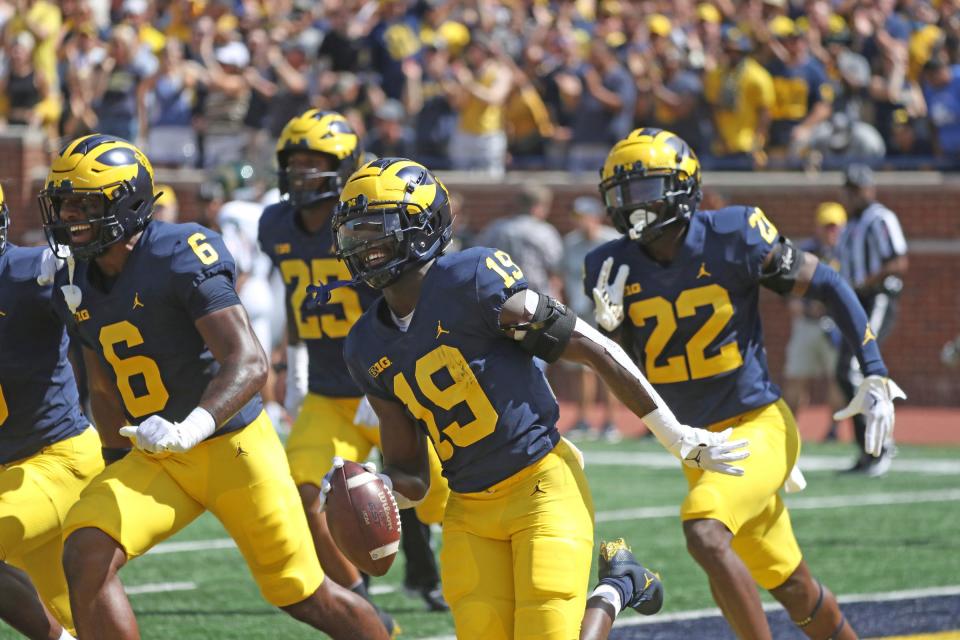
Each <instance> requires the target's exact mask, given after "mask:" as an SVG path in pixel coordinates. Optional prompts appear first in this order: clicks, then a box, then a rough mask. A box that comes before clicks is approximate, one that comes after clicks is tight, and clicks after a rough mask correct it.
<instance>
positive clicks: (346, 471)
mask: <svg viewBox="0 0 960 640" xmlns="http://www.w3.org/2000/svg"><path fill="white" fill-rule="evenodd" d="M327 526H328V527H329V528H330V535H331V536H332V537H333V541H334V542H336V543H337V546H338V547H339V548H340V551H342V552H343V555H345V556H346V557H347V559H348V560H350V562H352V563H353V564H354V565H356V566H357V568H358V569H360V570H361V571H363V572H364V573H368V574H370V575H371V576H382V575H383V574H385V573H386V572H387V571H388V570H389V569H390V565H392V564H393V560H394V558H396V557H397V549H399V548H400V510H399V509H398V508H397V503H396V501H395V500H394V499H393V493H392V492H391V491H390V489H388V488H387V487H386V485H384V484H383V480H381V479H380V478H379V477H378V476H377V474H375V473H370V472H369V471H367V470H366V469H364V468H363V466H361V465H359V464H357V463H356V462H351V461H349V460H348V461H346V462H344V464H343V466H342V467H341V468H339V469H336V470H335V471H334V472H333V477H332V478H331V479H330V493H329V494H328V495H327Z"/></svg>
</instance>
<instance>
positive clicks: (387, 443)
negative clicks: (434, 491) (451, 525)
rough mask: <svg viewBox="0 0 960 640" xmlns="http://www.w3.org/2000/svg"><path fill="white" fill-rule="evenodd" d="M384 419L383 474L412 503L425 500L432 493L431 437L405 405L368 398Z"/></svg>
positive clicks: (381, 438) (373, 397)
mask: <svg viewBox="0 0 960 640" xmlns="http://www.w3.org/2000/svg"><path fill="white" fill-rule="evenodd" d="M367 399H368V400H369V401H370V406H371V407H373V410H374V411H375V412H376V413H377V417H378V418H379V419H380V441H381V445H382V446H381V451H382V452H383V473H385V474H387V475H388V476H390V479H391V480H393V490H394V491H396V492H397V493H399V494H402V495H403V496H405V497H407V498H409V499H410V500H414V501H416V500H422V499H423V498H424V496H426V495H427V491H428V490H429V489H430V464H429V462H428V459H427V447H428V446H429V445H428V444H427V437H426V436H425V435H424V433H423V431H421V430H420V428H419V427H418V426H417V425H416V424H415V423H414V421H413V420H412V419H411V418H410V416H409V415H407V412H406V411H405V410H404V408H403V405H402V404H400V403H398V402H391V401H389V400H384V399H382V398H378V397H376V396H373V395H368V396H367Z"/></svg>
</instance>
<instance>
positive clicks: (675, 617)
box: [615, 585, 960, 627]
mask: <svg viewBox="0 0 960 640" xmlns="http://www.w3.org/2000/svg"><path fill="white" fill-rule="evenodd" d="M938 596H960V585H952V586H948V587H931V588H929V589H909V590H906V591H883V592H880V593H851V594H847V595H845V596H839V597H838V598H837V599H838V600H839V601H840V603H841V604H854V603H858V602H891V601H895V600H911V599H914V598H936V597H938ZM780 608H781V607H780V605H779V604H777V603H775V602H765V603H763V610H764V611H776V610H778V609H780ZM720 615H722V614H721V613H720V609H717V608H710V609H694V610H691V611H678V612H676V613H665V614H662V615H660V614H658V615H655V616H650V617H639V616H638V617H630V618H624V619H622V620H617V622H616V623H615V626H617V627H635V626H637V625H645V624H658V623H660V622H676V621H681V620H698V619H700V618H712V617H715V616H720Z"/></svg>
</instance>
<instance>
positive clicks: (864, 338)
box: [760, 237, 906, 456]
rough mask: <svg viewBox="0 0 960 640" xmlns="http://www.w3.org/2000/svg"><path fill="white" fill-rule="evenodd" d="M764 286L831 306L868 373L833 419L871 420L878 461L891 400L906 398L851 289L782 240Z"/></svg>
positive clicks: (870, 442) (872, 450)
mask: <svg viewBox="0 0 960 640" xmlns="http://www.w3.org/2000/svg"><path fill="white" fill-rule="evenodd" d="M760 283H761V284H762V285H764V286H765V287H767V288H768V289H771V290H773V291H776V292H777V293H780V294H787V293H793V294H794V295H798V296H806V297H808V298H813V299H814V300H819V301H820V302H822V303H823V304H824V305H825V306H826V307H827V311H828V312H829V314H830V317H831V318H832V319H833V321H834V322H835V323H836V324H837V328H838V329H840V333H841V334H843V338H844V340H846V341H847V343H848V344H849V345H850V346H851V347H852V349H853V352H854V354H855V355H856V357H857V361H858V362H859V363H860V370H861V371H863V374H864V380H863V382H862V383H861V384H860V387H859V388H858V389H857V393H856V395H855V396H854V398H853V400H851V401H850V404H849V405H848V406H847V407H846V408H845V409H843V410H841V411H838V412H837V413H836V414H834V418H835V419H837V420H842V419H844V418H849V417H851V416H853V415H856V414H858V413H863V414H864V415H865V416H866V420H867V430H866V442H865V449H866V451H867V453H869V454H871V455H874V456H879V455H880V454H881V453H882V451H883V447H884V445H885V444H886V442H887V441H888V440H889V439H890V438H892V437H893V427H894V419H895V413H894V406H893V401H894V400H895V399H896V398H906V394H904V392H903V390H902V389H900V387H899V386H898V385H897V383H896V382H894V381H893V380H891V379H890V378H889V375H888V373H887V366H886V365H885V364H884V362H883V356H882V355H881V354H880V346H879V345H878V344H877V338H876V336H875V335H874V334H873V331H872V330H871V328H870V324H869V321H868V318H867V314H866V312H865V311H864V310H863V306H862V305H861V304H860V301H859V300H858V299H857V296H856V294H855V293H854V291H853V289H852V288H851V287H850V285H849V284H847V282H846V281H845V280H844V279H843V278H842V277H840V274H839V273H837V272H836V271H835V270H834V269H831V268H830V267H828V266H827V265H825V264H823V263H821V262H820V260H819V259H817V257H816V256H815V255H813V254H810V253H807V252H805V251H801V250H799V249H796V248H795V247H794V246H793V243H791V242H790V241H789V240H788V239H786V238H782V237H781V238H780V241H779V242H778V244H777V245H776V246H775V247H774V248H773V250H772V251H771V252H770V253H769V254H768V255H767V256H766V259H765V260H764V263H763V271H762V273H761V277H760Z"/></svg>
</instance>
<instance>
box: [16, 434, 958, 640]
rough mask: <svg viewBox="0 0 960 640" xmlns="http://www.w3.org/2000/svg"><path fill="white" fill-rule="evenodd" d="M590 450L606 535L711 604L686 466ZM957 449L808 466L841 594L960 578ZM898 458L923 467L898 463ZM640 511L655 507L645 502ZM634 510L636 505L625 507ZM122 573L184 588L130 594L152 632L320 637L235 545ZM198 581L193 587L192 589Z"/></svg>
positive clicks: (406, 615)
mask: <svg viewBox="0 0 960 640" xmlns="http://www.w3.org/2000/svg"><path fill="white" fill-rule="evenodd" d="M583 449H584V450H585V451H587V453H588V466H587V473H588V476H589V478H590V483H591V487H592V490H593V496H594V500H595V502H596V510H597V519H598V525H597V535H598V537H615V536H625V537H626V538H627V540H628V542H629V543H630V544H631V545H632V546H633V549H634V552H635V553H636V555H637V556H638V557H639V558H640V559H641V561H642V562H645V563H646V564H647V565H648V567H650V568H653V569H656V570H658V571H660V572H661V574H662V576H663V580H664V584H665V586H666V594H667V600H666V605H665V608H664V611H665V612H676V611H683V610H688V609H700V608H704V607H710V606H713V603H712V601H711V599H710V594H709V591H708V588H707V585H706V582H705V580H704V578H703V576H702V575H701V572H700V570H699V568H697V567H696V566H695V565H694V563H693V561H692V560H691V559H690V558H689V557H688V556H687V554H686V551H685V549H684V543H683V538H682V535H681V531H680V524H679V521H678V518H677V515H676V514H677V511H678V507H679V504H680V501H681V499H682V497H683V495H684V490H685V482H684V480H683V477H682V474H681V473H680V472H679V470H677V469H675V468H674V469H670V468H665V469H657V468H651V467H650V466H649V460H650V456H649V454H652V453H661V452H662V449H660V448H659V446H658V445H657V444H656V443H655V442H653V441H650V440H645V441H640V442H638V441H629V442H624V443H621V444H620V445H617V446H611V445H606V444H597V443H588V444H584V445H583ZM617 452H641V453H646V454H648V455H647V458H646V459H647V460H648V464H647V465H646V466H637V465H636V464H632V465H629V466H628V465H626V464H622V463H620V462H621V461H620V460H619V458H622V457H624V456H613V455H611V454H614V453H617ZM591 454H593V455H592V457H593V463H591V460H590V457H591ZM664 455H666V454H664ZM804 455H805V456H812V458H811V461H812V462H814V463H819V464H820V465H821V466H827V467H829V466H831V463H835V464H833V466H838V465H839V464H841V463H846V462H848V461H849V458H850V455H851V449H850V447H849V446H845V445H829V446H827V445H806V446H805V448H804ZM958 457H960V447H952V448H951V447H937V448H924V447H901V449H900V455H899V456H898V458H897V459H896V460H895V461H894V467H893V471H892V472H891V473H890V474H888V475H887V476H886V477H884V478H881V479H875V480H874V479H868V478H863V477H848V476H838V475H837V474H836V472H834V471H831V470H823V471H812V472H808V473H807V480H808V482H809V487H808V489H807V490H806V491H805V492H803V493H801V494H799V495H798V496H790V497H788V504H791V503H792V504H794V505H795V506H796V507H797V508H795V509H793V510H792V517H793V523H794V529H795V531H796V533H797V537H798V538H799V540H800V544H801V547H802V548H803V549H804V551H805V554H806V557H807V559H808V561H809V563H810V564H811V566H812V568H813V569H814V571H815V573H816V574H817V575H818V576H819V577H820V578H821V579H822V580H823V581H824V582H825V583H827V584H829V585H830V587H831V588H832V589H833V590H834V591H835V592H838V593H841V594H843V593H874V592H885V591H896V590H904V589H919V588H923V587H937V586H947V585H955V584H960V578H958V577H957V576H956V575H955V574H956V567H957V564H956V561H955V558H956V557H957V555H958V553H960V539H958V537H957V531H958V530H960V504H958V502H960V463H958V462H955V461H956V460H957V458H958ZM662 461H663V460H661V462H662ZM653 462H654V463H656V459H654V461H653ZM898 465H902V466H903V467H909V468H911V469H917V471H910V472H907V471H898V470H897V467H898ZM930 471H936V473H930ZM826 498H830V499H831V500H833V504H837V503H839V504H841V505H843V504H849V503H853V502H858V503H861V504H862V502H863V501H871V502H874V503H876V504H875V505H873V506H839V507H837V506H833V507H829V505H828V504H824V499H826ZM658 507H659V508H660V509H657V508H658ZM799 507H803V508H799ZM639 508H646V511H641V512H638V511H636V510H637V509H639ZM628 509H633V510H635V511H633V512H632V513H624V511H625V510H628ZM638 517H639V519H638ZM225 538H226V534H225V532H224V531H223V529H222V527H221V526H220V525H219V523H218V522H217V521H216V520H215V519H214V518H213V517H211V516H209V515H204V516H203V517H201V518H200V519H198V520H197V521H196V522H195V523H194V524H193V525H191V526H190V527H188V528H187V529H186V530H184V531H183V532H181V533H180V534H179V535H177V536H176V537H175V538H173V539H172V540H171V541H170V542H185V541H216V540H223V539H225ZM402 561H403V559H402V556H401V557H400V558H398V561H397V563H396V564H395V565H394V567H393V569H392V570H391V572H390V574H389V575H387V576H386V577H385V578H382V579H380V580H377V581H376V582H375V583H374V584H375V585H377V586H379V587H381V588H384V589H389V588H392V587H395V586H396V585H397V584H398V582H399V581H400V579H401V576H402V568H401V566H400V565H401V563H402ZM122 577H123V581H124V584H125V585H126V586H127V587H128V588H136V587H138V586H142V585H155V586H157V585H162V586H166V587H167V588H171V589H180V590H172V591H167V592H152V593H141V594H135V595H132V596H131V601H132V603H133V607H134V610H135V611H136V613H137V618H138V620H139V622H140V627H141V632H142V635H143V637H145V638H177V639H189V638H211V639H218V640H219V639H221V638H250V639H255V638H265V639H266V638H270V639H275V638H284V639H294V638H308V637H317V634H316V633H315V632H313V631H312V630H311V629H309V628H307V627H306V626H303V625H301V624H300V623H297V622H295V621H293V620H292V619H290V618H288V617H287V616H285V615H284V614H282V613H280V612H279V611H277V610H275V609H273V608H271V607H270V606H269V605H267V604H266V603H265V602H264V601H263V600H261V599H260V597H259V593H258V591H257V588H256V586H255V585H254V583H253V581H252V580H251V578H250V576H249V574H248V572H247V568H246V566H245V565H244V562H243V559H242V558H241V556H240V554H239V553H238V552H237V551H236V550H235V549H231V548H221V549H212V550H211V549H206V550H199V551H197V550H194V551H186V550H184V551H177V552H173V553H157V554H148V555H147V556H144V557H142V558H139V559H137V560H136V561H134V562H133V563H132V564H131V565H130V566H128V567H127V568H125V569H124V570H123V572H122ZM169 583H190V584H181V585H176V584H173V585H171V584H169ZM191 584H192V585H195V587H193V588H188V587H190V586H191ZM585 587H586V585H585ZM376 600H377V602H378V603H379V604H380V605H381V606H383V607H384V608H386V609H387V610H388V611H391V612H393V613H394V614H395V615H396V617H397V619H398V620H399V622H400V624H401V625H402V627H403V630H404V635H403V637H408V638H420V637H428V636H433V635H443V634H452V631H453V627H452V625H451V622H450V618H449V616H447V615H444V614H428V613H424V612H422V604H421V602H420V600H419V599H410V598H408V597H406V596H405V595H403V594H402V593H401V592H399V591H398V592H387V593H380V594H379V595H377V596H376ZM625 615H632V612H631V613H630V614H625ZM0 625H2V623H0ZM13 637H16V635H15V634H14V633H13V632H12V631H11V630H10V629H9V628H6V627H3V628H0V638H13Z"/></svg>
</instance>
